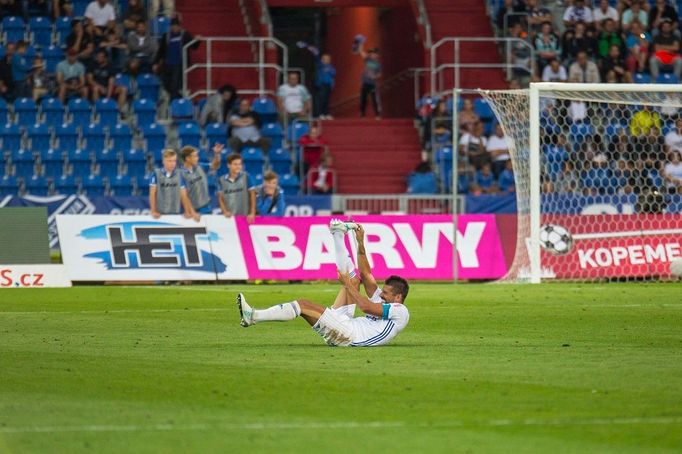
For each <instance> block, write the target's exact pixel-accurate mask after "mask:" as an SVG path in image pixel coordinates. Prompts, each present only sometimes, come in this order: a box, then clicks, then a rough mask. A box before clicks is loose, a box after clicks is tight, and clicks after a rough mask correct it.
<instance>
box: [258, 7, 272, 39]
mask: <svg viewBox="0 0 682 454" xmlns="http://www.w3.org/2000/svg"><path fill="white" fill-rule="evenodd" d="M259 4H260V23H261V24H264V25H265V26H266V27H267V28H268V37H269V38H272V18H271V17H270V10H269V9H268V2H267V1H266V0H259Z"/></svg>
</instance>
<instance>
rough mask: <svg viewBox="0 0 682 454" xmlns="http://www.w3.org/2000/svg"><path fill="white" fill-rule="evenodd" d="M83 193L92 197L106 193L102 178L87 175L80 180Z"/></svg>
mask: <svg viewBox="0 0 682 454" xmlns="http://www.w3.org/2000/svg"><path fill="white" fill-rule="evenodd" d="M81 183H82V186H83V191H84V192H85V193H86V194H87V195H89V196H91V197H93V196H95V197H96V196H102V195H104V193H105V191H106V185H105V182H104V178H102V176H101V175H92V174H91V175H88V176H87V177H85V178H83V179H82V180H81Z"/></svg>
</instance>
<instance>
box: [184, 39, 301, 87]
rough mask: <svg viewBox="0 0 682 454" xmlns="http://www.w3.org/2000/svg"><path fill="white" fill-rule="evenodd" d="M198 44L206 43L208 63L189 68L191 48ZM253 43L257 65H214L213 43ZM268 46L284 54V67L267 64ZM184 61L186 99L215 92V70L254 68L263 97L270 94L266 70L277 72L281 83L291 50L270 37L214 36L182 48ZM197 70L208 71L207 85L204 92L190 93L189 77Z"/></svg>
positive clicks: (193, 40)
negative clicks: (266, 85) (255, 49)
mask: <svg viewBox="0 0 682 454" xmlns="http://www.w3.org/2000/svg"><path fill="white" fill-rule="evenodd" d="M197 42H204V43H206V63H196V64H193V65H191V66H188V55H189V48H190V47H191V46H192V45H194V44H195V43H197ZM230 42H232V43H237V42H241V43H245V42H246V43H251V44H252V45H257V47H258V56H257V62H256V63H250V62H249V63H213V61H212V53H213V43H230ZM266 45H267V46H273V45H274V46H276V47H278V48H279V49H280V50H281V52H282V65H278V64H274V63H265V51H266ZM182 52H183V57H184V58H183V60H182V93H183V96H184V97H186V98H190V99H191V98H194V97H195V96H197V95H198V94H200V93H204V92H208V93H211V92H213V91H214V90H215V88H214V87H213V79H212V75H211V70H212V69H213V68H244V69H248V68H253V69H256V70H257V71H258V90H257V94H258V95H259V96H263V95H265V94H266V93H268V90H267V89H266V87H265V76H266V75H265V72H266V70H268V69H270V70H273V69H274V70H275V73H276V74H277V78H276V83H275V84H278V83H279V79H280V76H281V75H282V74H286V72H287V70H288V68H289V49H288V48H287V46H286V45H285V44H284V43H283V42H281V41H280V40H278V39H276V38H270V37H244V36H214V37H203V36H202V37H195V38H194V39H192V40H191V41H190V42H189V43H187V44H185V45H184V46H183V47H182ZM197 69H206V83H205V85H204V88H203V89H202V90H198V91H197V92H195V93H189V90H188V76H189V73H190V72H191V71H194V70H197ZM240 92H244V93H246V91H245V90H240Z"/></svg>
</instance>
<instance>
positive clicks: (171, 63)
mask: <svg viewBox="0 0 682 454" xmlns="http://www.w3.org/2000/svg"><path fill="white" fill-rule="evenodd" d="M197 38H201V36H199V35H197ZM193 39H194V37H193V36H192V35H191V34H190V33H189V32H188V31H187V30H184V29H183V28H182V27H181V26H180V20H179V19H178V18H177V17H174V18H172V19H171V25H170V29H169V30H168V33H166V34H165V35H163V36H162V37H161V39H160V40H159V51H158V52H157V54H156V59H155V61H154V71H155V72H157V73H160V74H161V80H162V82H163V87H164V89H165V90H166V91H167V92H168V94H169V95H170V97H171V99H176V98H181V97H182V93H180V89H181V88H182V63H183V60H184V53H183V50H182V49H183V48H184V47H185V46H186V45H187V44H189V42H190V41H192V40H193ZM198 47H199V41H197V42H195V43H194V44H192V45H191V46H190V47H189V49H190V50H194V49H196V48H198ZM188 58H189V56H188ZM188 66H189V64H188Z"/></svg>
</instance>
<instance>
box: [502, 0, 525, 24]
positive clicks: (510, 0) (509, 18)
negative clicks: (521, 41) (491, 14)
mask: <svg viewBox="0 0 682 454" xmlns="http://www.w3.org/2000/svg"><path fill="white" fill-rule="evenodd" d="M523 9H524V8H523V7H522V6H520V5H517V3H516V1H515V0H504V3H503V4H502V6H500V8H499V9H498V10H497V13H496V14H495V24H496V25H497V29H498V30H504V29H505V27H506V29H507V30H511V28H512V27H513V26H514V25H515V24H517V23H519V22H520V21H521V14H519V15H518V16H517V15H512V14H514V13H522V12H524V11H523ZM505 16H506V19H505ZM505 21H506V22H505Z"/></svg>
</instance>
